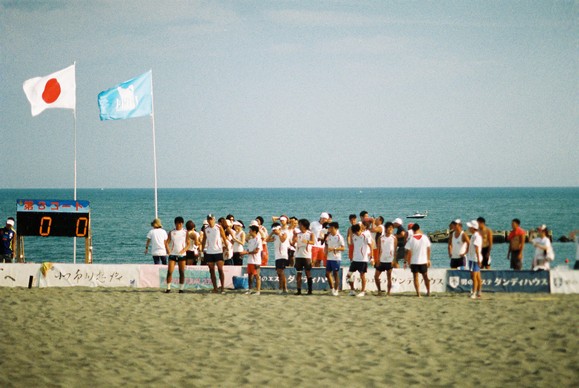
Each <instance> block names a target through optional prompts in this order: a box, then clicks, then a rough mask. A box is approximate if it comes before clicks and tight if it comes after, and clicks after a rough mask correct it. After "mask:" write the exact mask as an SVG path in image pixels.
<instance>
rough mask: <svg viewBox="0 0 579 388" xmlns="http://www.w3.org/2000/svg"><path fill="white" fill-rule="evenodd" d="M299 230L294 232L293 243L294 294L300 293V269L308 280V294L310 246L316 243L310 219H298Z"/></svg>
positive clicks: (310, 265)
mask: <svg viewBox="0 0 579 388" xmlns="http://www.w3.org/2000/svg"><path fill="white" fill-rule="evenodd" d="M298 227H299V232H298V233H294V240H293V244H294V246H295V247H296V255H295V268H296V283H297V284H296V286H297V292H296V295H301V294H302V271H303V270H305V271H306V278H307V282H308V295H311V294H312V288H313V284H314V282H313V279H312V246H313V245H314V244H315V243H316V238H315V236H314V234H313V233H312V232H311V231H310V221H308V220H306V219H305V218H302V219H301V220H299V221H298Z"/></svg>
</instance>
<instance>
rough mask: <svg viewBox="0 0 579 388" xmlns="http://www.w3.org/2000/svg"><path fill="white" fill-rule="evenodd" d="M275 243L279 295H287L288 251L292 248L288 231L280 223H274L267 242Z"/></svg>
mask: <svg viewBox="0 0 579 388" xmlns="http://www.w3.org/2000/svg"><path fill="white" fill-rule="evenodd" d="M266 241H267V242H273V247H274V248H273V249H274V255H275V270H276V272H277V277H278V279H279V293H280V294H287V279H286V276H285V269H286V268H287V266H288V263H289V261H288V249H289V246H290V242H289V238H288V234H287V230H284V229H282V227H281V224H280V223H279V222H274V223H273V225H272V226H271V234H270V235H269V237H268V238H267V240H266Z"/></svg>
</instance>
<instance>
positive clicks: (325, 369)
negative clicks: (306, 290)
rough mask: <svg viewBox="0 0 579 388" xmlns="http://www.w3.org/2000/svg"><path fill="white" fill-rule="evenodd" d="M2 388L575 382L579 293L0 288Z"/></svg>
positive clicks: (578, 373) (577, 376)
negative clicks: (474, 296)
mask: <svg viewBox="0 0 579 388" xmlns="http://www.w3.org/2000/svg"><path fill="white" fill-rule="evenodd" d="M0 305H1V306H2V308H1V310H0V311H1V315H0V328H1V332H2V335H1V336H0V338H1V339H0V349H1V360H0V386H2V387H12V386H14V387H33V386H34V387H36V386H43V387H51V386H66V387H74V386H77V387H83V386H92V387H110V386H126V387H131V386H202V387H208V386H231V387H233V386H278V387H286V386H308V387H311V386H317V387H326V386H343V387H346V386H348V387H352V386H354V387H358V386H359V387H369V386H409V385H419V386H478V385H483V386H539V387H540V386H544V387H555V386H557V387H561V386H569V387H570V386H577V385H578V384H579V368H578V367H577V364H578V361H579V355H578V354H579V330H578V319H577V318H578V317H579V314H578V313H579V295H549V294H487V295H485V299H484V300H470V299H469V298H468V296H467V295H464V294H463V295H453V294H438V295H435V296H434V297H431V298H421V299H418V298H416V297H413V296H411V295H406V294H403V295H396V296H392V297H375V296H366V297H365V298H353V297H348V296H346V294H345V293H342V295H341V297H339V298H335V297H332V296H328V295H324V294H322V293H318V294H316V295H314V296H301V297H296V296H293V295H291V296H280V295H276V294H275V293H274V292H272V291H266V292H265V293H262V295H261V296H248V295H243V294H242V293H240V292H237V291H230V292H229V293H228V294H226V295H212V294H208V293H205V292H192V291H191V292H187V293H185V294H178V293H177V292H176V291H175V290H174V291H173V293H171V294H168V295H166V294H163V293H162V291H160V290H134V289H104V288H92V289H89V288H48V289H20V288H14V289H13V288H2V289H0Z"/></svg>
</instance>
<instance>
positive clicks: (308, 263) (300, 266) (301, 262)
mask: <svg viewBox="0 0 579 388" xmlns="http://www.w3.org/2000/svg"><path fill="white" fill-rule="evenodd" d="M295 267H296V271H298V272H301V271H303V270H304V269H305V270H306V271H309V270H311V269H312V259H305V258H303V257H296V264H295Z"/></svg>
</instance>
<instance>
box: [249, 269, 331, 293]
mask: <svg viewBox="0 0 579 388" xmlns="http://www.w3.org/2000/svg"><path fill="white" fill-rule="evenodd" d="M260 271H261V273H260V275H261V289H262V290H278V289H279V278H278V276H277V272H276V270H275V267H261V270H260ZM341 271H342V269H340V272H341ZM246 273H247V272H246V268H245V267H244V268H243V274H244V275H245V274H246ZM285 276H286V278H287V287H288V289H289V290H296V289H297V282H296V269H295V268H286V269H285ZM341 276H342V274H341V273H340V277H341ZM312 283H313V284H312V289H313V290H314V291H323V290H328V289H329V286H328V279H326V269H325V268H312ZM252 288H255V282H254V283H253V286H252ZM307 289H308V283H307V278H306V273H305V271H304V272H303V274H302V290H307Z"/></svg>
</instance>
